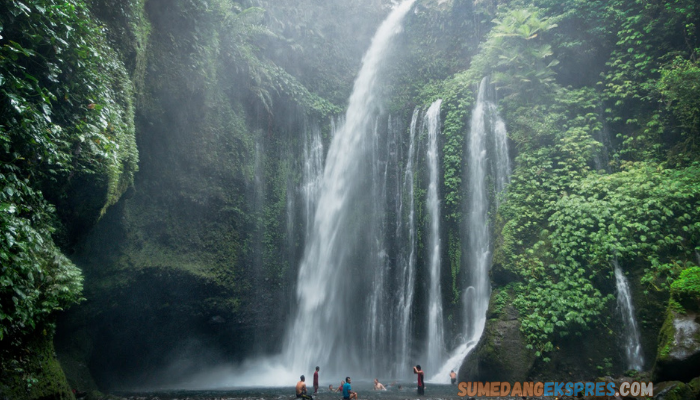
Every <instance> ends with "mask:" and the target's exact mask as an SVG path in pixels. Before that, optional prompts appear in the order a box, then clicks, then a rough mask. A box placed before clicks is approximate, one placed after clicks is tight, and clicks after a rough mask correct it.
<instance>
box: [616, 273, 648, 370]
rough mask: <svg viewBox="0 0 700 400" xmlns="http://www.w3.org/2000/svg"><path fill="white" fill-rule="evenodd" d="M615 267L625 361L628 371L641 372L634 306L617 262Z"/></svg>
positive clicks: (641, 365) (625, 278)
mask: <svg viewBox="0 0 700 400" xmlns="http://www.w3.org/2000/svg"><path fill="white" fill-rule="evenodd" d="M613 266H614V267H615V285H616V287H617V306H618V307H619V310H620V314H621V315H622V327H623V334H624V341H625V342H624V349H625V361H626V362H627V368H628V369H634V370H637V371H641V370H642V368H643V367H644V355H643V354H642V344H641V341H640V336H639V328H638V327H637V320H636V318H635V317H634V306H633V305H632V294H631V293H630V287H629V282H628V281H627V277H626V276H625V273H624V272H622V268H620V265H619V264H618V262H617V260H613Z"/></svg>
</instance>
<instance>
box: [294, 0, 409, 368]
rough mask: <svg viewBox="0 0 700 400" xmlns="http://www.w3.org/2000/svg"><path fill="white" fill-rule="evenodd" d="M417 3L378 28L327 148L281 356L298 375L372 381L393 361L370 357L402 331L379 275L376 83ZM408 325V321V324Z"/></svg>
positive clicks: (382, 194)
mask: <svg viewBox="0 0 700 400" xmlns="http://www.w3.org/2000/svg"><path fill="white" fill-rule="evenodd" d="M414 2H415V0H406V1H404V2H402V3H401V4H399V5H398V6H397V7H395V8H394V9H393V10H392V11H391V13H390V14H389V16H388V17H387V19H386V20H385V21H384V22H383V23H382V24H381V26H380V27H379V29H378V31H377V33H376V34H375V36H374V38H373V39H372V44H371V46H370V48H369V50H368V51H367V53H366V54H365V56H364V58H363V62H362V67H361V69H360V72H359V74H358V76H357V79H356V81H355V84H354V87H353V92H352V95H351V96H350V100H349V105H348V109H347V112H346V115H345V120H344V122H343V123H342V125H340V126H338V127H337V130H336V132H335V134H334V136H333V138H332V140H331V143H330V146H329V148H328V154H327V156H326V161H325V168H324V171H323V177H322V180H321V183H320V188H319V192H318V199H317V200H316V201H317V203H316V209H315V213H314V216H313V221H312V222H311V227H310V231H309V236H308V240H307V242H306V248H305V250H304V255H303V257H302V261H301V263H300V267H299V275H298V281H297V293H296V294H297V300H298V309H297V313H296V315H295V317H294V318H293V322H292V324H291V326H290V328H289V329H288V331H287V337H286V341H285V344H284V349H283V354H282V356H281V358H282V362H283V363H284V364H285V365H286V366H287V368H289V369H291V370H294V371H312V369H313V367H314V366H315V365H323V366H324V370H325V371H329V372H330V373H332V372H334V371H337V372H339V373H340V372H342V373H343V374H350V373H353V372H360V371H362V372H363V373H364V374H367V373H368V371H370V372H372V371H378V370H380V369H383V368H386V365H385V364H384V363H385V362H386V361H382V360H387V359H389V357H379V356H378V354H372V351H380V350H381V351H383V352H388V351H391V350H392V349H381V348H380V347H381V346H384V345H385V344H387V343H390V342H391V343H396V342H397V340H395V339H396V338H394V337H392V331H393V332H394V333H395V332H396V331H397V330H401V329H403V327H400V328H397V329H391V328H390V327H389V324H390V322H391V321H394V320H396V317H395V316H389V315H384V314H382V313H384V312H387V310H388V309H390V307H388V302H387V301H386V297H383V294H384V293H386V292H387V291H386V290H381V289H382V287H383V285H386V284H387V282H386V278H387V276H386V275H385V274H384V273H382V272H381V271H383V270H386V269H387V266H386V263H387V262H388V260H387V257H386V253H387V249H386V243H385V242H384V241H383V240H382V232H383V231H385V230H386V229H388V227H387V226H386V224H384V223H383V222H382V221H383V220H384V218H383V213H386V211H387V207H386V203H387V202H386V201H379V202H377V199H378V198H379V199H381V200H384V199H386V198H387V196H388V195H387V192H386V190H387V189H386V186H387V185H386V179H387V176H388V174H389V168H388V165H389V164H390V163H389V159H388V157H391V155H387V151H386V150H387V149H386V147H387V145H386V143H385V141H381V142H380V141H379V140H377V124H378V122H377V121H378V120H377V116H378V114H379V108H380V106H381V104H380V100H379V98H378V93H377V87H378V86H379V85H378V82H377V81H378V79H380V72H381V68H382V66H383V64H385V62H384V60H385V58H386V55H387V54H388V53H389V48H390V45H391V42H392V39H393V38H394V37H395V36H396V35H397V34H398V33H399V32H400V31H401V22H402V20H403V18H404V16H405V15H406V14H407V12H408V11H409V10H410V8H411V6H412V5H413V3H414ZM411 229H412V228H411ZM409 263H411V261H409ZM411 273H412V272H411ZM405 278H406V279H414V278H413V276H411V277H410V278H409V277H405ZM410 296H412V295H409V294H408V293H404V297H405V298H404V300H406V297H410ZM402 311H403V310H402ZM405 319H406V317H405V315H402V317H401V320H402V324H403V322H404V320H405ZM402 324H399V326H400V325H402ZM368 344H369V345H368ZM401 345H406V343H405V342H404V343H402V344H401ZM382 354H387V353H382ZM373 363H376V364H373ZM369 364H372V365H369ZM384 370H386V369H384Z"/></svg>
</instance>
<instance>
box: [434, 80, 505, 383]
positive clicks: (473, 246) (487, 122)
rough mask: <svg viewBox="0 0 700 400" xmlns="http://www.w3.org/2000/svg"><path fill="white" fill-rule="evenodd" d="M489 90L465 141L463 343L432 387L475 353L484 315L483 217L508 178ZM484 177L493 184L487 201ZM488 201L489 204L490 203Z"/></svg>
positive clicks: (487, 236) (487, 246)
mask: <svg viewBox="0 0 700 400" xmlns="http://www.w3.org/2000/svg"><path fill="white" fill-rule="evenodd" d="M493 98H495V93H494V90H493V88H492V86H491V84H490V82H489V79H488V77H485V78H483V79H482V81H481V83H480V84H479V92H478V94H477V99H476V104H475V105H474V109H473V110H472V116H471V121H470V124H469V137H468V140H467V154H466V158H467V160H468V165H467V169H468V173H467V186H466V187H467V188H469V196H468V199H469V201H468V203H467V212H466V221H465V222H466V225H465V233H466V235H467V236H468V240H467V243H466V248H465V251H464V254H466V258H467V263H466V269H467V272H468V273H467V274H466V275H467V280H466V282H465V283H464V285H465V287H466V288H465V289H464V292H463V297H462V301H463V303H462V306H463V310H464V322H465V324H464V332H465V335H464V341H463V343H462V344H461V345H460V346H458V347H457V348H456V349H454V350H453V351H452V354H451V356H450V358H449V359H448V360H447V362H445V363H444V365H443V367H442V369H440V371H438V372H437V374H436V375H434V376H433V378H432V379H431V381H433V382H444V383H447V382H449V372H450V370H455V371H457V370H458V369H459V367H460V365H461V364H462V362H463V361H464V358H465V357H466V356H467V355H468V354H469V352H470V351H471V350H472V349H473V348H474V347H476V345H477V344H478V342H479V339H480V338H481V334H482V333H483V331H484V326H485V325H486V311H487V310H488V306H489V298H490V296H491V285H490V282H489V268H490V265H491V230H490V227H489V220H488V216H489V215H488V213H489V210H490V209H491V207H492V206H491V201H493V207H494V209H497V207H498V202H499V197H500V195H501V194H502V192H503V191H504V190H505V187H506V186H507V183H508V180H509V176H510V162H509V158H508V141H507V131H506V127H505V123H504V122H503V120H502V119H501V117H500V116H499V115H498V108H497V106H496V104H495V103H494V100H493ZM488 176H490V177H491V179H492V181H493V193H492V194H491V195H490V191H489V185H488V184H487V183H488V180H487V179H488ZM490 199H491V200H490Z"/></svg>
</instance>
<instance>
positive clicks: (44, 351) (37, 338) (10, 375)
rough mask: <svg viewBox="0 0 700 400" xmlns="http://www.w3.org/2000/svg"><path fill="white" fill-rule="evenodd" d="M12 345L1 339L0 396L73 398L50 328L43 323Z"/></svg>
mask: <svg viewBox="0 0 700 400" xmlns="http://www.w3.org/2000/svg"><path fill="white" fill-rule="evenodd" d="M23 343H24V346H22V347H21V348H15V347H14V346H12V345H11V344H9V343H4V342H0V344H1V345H2V347H3V348H4V349H3V350H2V351H0V366H1V368H0V399H2V400H39V399H40V400H75V396H73V393H72V391H71V388H70V387H69V386H68V382H67V381H66V376H65V375H64V374H63V370H62V369H61V364H60V363H59V362H58V359H57V358H56V354H55V352H54V346H53V329H51V327H42V328H39V329H37V330H36V331H35V333H34V334H32V336H31V337H28V338H26V339H25V341H23Z"/></svg>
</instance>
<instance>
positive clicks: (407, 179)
mask: <svg viewBox="0 0 700 400" xmlns="http://www.w3.org/2000/svg"><path fill="white" fill-rule="evenodd" d="M419 114H420V109H419V108H416V109H415V110H414V111H413V117H412V118H411V127H410V131H409V132H410V139H409V140H410V142H409V146H408V155H407V160H406V168H405V170H404V174H403V184H402V185H401V189H400V192H399V201H398V202H397V205H398V210H397V213H396V215H397V218H398V223H397V228H396V238H397V242H398V244H399V257H398V259H399V268H398V272H397V275H398V276H397V281H398V288H399V289H398V293H397V298H398V301H397V302H396V315H397V316H398V318H399V325H398V331H397V334H396V338H397V344H398V346H397V349H396V350H397V353H395V354H398V355H399V357H400V358H399V362H398V363H397V365H396V369H395V371H394V373H395V374H396V375H395V376H399V375H400V374H401V372H402V369H404V368H405V366H406V365H409V357H410V346H411V307H412V305H413V294H414V292H413V291H414V285H415V281H416V223H415V206H414V202H415V199H414V191H413V165H414V164H415V157H416V149H415V148H416V146H415V140H416V126H417V123H418V115H419ZM397 182H398V180H397ZM404 199H406V200H408V204H407V207H406V210H405V211H404ZM404 212H405V213H406V215H405V217H404ZM404 220H405V221H406V222H405V224H404Z"/></svg>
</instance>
